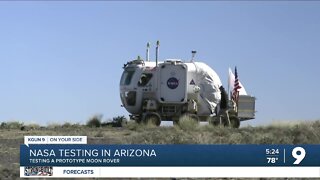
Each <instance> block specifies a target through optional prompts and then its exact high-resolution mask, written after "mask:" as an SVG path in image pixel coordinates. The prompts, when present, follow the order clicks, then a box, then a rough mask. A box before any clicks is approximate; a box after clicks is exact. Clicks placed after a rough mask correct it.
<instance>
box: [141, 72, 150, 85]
mask: <svg viewBox="0 0 320 180" xmlns="http://www.w3.org/2000/svg"><path fill="white" fill-rule="evenodd" d="M151 78H152V74H146V73H142V75H141V77H140V80H139V82H138V86H145V85H147V84H148V83H149V81H150V79H151Z"/></svg>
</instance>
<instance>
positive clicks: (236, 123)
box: [229, 116, 240, 128]
mask: <svg viewBox="0 0 320 180" xmlns="http://www.w3.org/2000/svg"><path fill="white" fill-rule="evenodd" d="M229 118H230V127H233V128H239V127H240V120H239V118H237V117H236V116H230V117H229Z"/></svg>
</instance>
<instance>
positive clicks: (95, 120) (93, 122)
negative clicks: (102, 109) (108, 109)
mask: <svg viewBox="0 0 320 180" xmlns="http://www.w3.org/2000/svg"><path fill="white" fill-rule="evenodd" d="M101 119H102V115H95V116H93V117H92V118H90V119H89V121H88V122H87V126H89V127H101Z"/></svg>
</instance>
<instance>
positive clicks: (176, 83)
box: [167, 77, 179, 89]
mask: <svg viewBox="0 0 320 180" xmlns="http://www.w3.org/2000/svg"><path fill="white" fill-rule="evenodd" d="M167 86H168V87H169V88H170V89H175V88H177V87H178V86H179V80H178V79H177V78H174V77H171V78H169V79H168V81H167Z"/></svg>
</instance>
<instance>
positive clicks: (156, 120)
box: [142, 112, 161, 126]
mask: <svg viewBox="0 0 320 180" xmlns="http://www.w3.org/2000/svg"><path fill="white" fill-rule="evenodd" d="M142 120H143V122H144V123H145V124H148V123H151V124H154V125H156V126H160V124H161V117H160V115H159V114H158V113H155V112H149V113H146V114H144V116H143V118H142Z"/></svg>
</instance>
